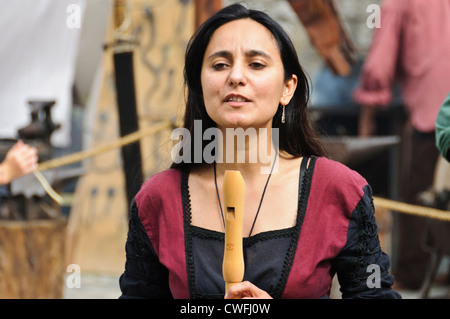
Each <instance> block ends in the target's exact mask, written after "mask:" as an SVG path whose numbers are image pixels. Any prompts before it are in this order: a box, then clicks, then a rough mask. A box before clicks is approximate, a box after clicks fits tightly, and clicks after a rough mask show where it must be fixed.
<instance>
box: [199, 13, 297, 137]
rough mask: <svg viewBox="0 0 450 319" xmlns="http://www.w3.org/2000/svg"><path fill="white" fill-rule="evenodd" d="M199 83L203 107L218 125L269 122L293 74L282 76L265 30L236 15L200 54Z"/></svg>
mask: <svg viewBox="0 0 450 319" xmlns="http://www.w3.org/2000/svg"><path fill="white" fill-rule="evenodd" d="M201 84H202V90H203V99H204V103H205V107H206V111H207V112H208V115H209V116H210V117H211V119H212V120H213V121H214V122H216V124H217V126H218V127H219V128H226V127H242V128H244V129H245V128H248V127H255V128H260V127H267V128H271V127H272V118H273V116H274V115H275V113H276V111H277V109H278V105H279V104H280V103H281V104H284V105H286V104H288V103H289V101H290V100H291V98H292V96H293V94H294V91H295V88H296V86H297V77H296V76H295V75H293V76H292V78H291V79H289V80H288V81H285V80H284V68H283V63H282V61H281V56H280V51H279V49H278V44H277V42H276V40H275V38H274V37H273V35H272V34H271V33H270V31H269V30H267V29H266V28H265V27H264V26H263V25H261V24H259V23H257V22H255V21H253V20H251V19H241V20H236V21H232V22H229V23H226V24H224V25H223V26H221V27H220V28H218V29H217V30H216V31H215V32H214V34H213V36H212V37H211V40H210V42H209V44H208V46H207V48H206V51H205V55H204V58H203V64H202V71H201Z"/></svg>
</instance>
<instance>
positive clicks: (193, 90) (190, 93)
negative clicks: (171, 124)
mask: <svg viewBox="0 0 450 319" xmlns="http://www.w3.org/2000/svg"><path fill="white" fill-rule="evenodd" d="M240 19H252V20H254V21H256V22H258V23H260V24H262V25H263V26H265V27H266V28H267V29H268V30H269V31H270V32H271V33H272V35H273V36H274V38H275V40H276V41H277V43H278V47H279V50H280V55H281V60H282V62H283V66H284V73H285V80H288V79H290V78H291V77H292V74H295V75H297V78H298V83H297V88H296V90H295V93H294V96H293V97H292V99H291V101H290V102H289V104H288V105H286V109H285V112H286V113H285V115H286V120H285V123H281V114H282V108H281V106H279V108H278V110H277V112H276V114H275V116H274V117H273V123H272V127H273V128H278V129H279V145H278V147H279V149H280V150H284V151H286V152H287V153H289V154H291V155H293V156H310V155H316V156H326V151H325V149H324V147H323V145H322V143H321V141H320V136H319V133H318V131H317V130H316V129H315V126H314V123H313V121H312V120H311V119H310V115H309V112H308V102H309V94H310V88H309V83H308V79H307V77H306V74H305V72H304V71H303V68H302V67H301V65H300V62H299V59H298V55H297V52H296V50H295V47H294V45H293V44H292V42H291V40H290V38H289V36H288V35H287V34H286V32H285V31H284V30H283V28H282V27H281V26H280V25H279V24H278V23H277V22H276V21H275V20H273V19H272V18H271V17H269V16H268V15H267V14H266V13H264V12H261V11H258V10H251V9H247V8H246V7H244V6H242V5H240V4H232V5H230V6H227V7H225V8H223V9H221V10H220V11H219V12H217V13H216V14H214V15H213V16H211V17H210V18H209V19H208V20H207V21H205V22H204V23H203V24H202V25H201V26H200V27H199V28H198V30H197V31H196V32H195V34H194V35H193V36H192V38H191V39H190V41H189V43H188V45H187V49H186V55H185V66H184V81H185V86H186V90H187V92H186V94H187V98H186V110H185V115H184V127H185V128H186V129H188V130H189V131H190V133H191V137H192V138H191V141H194V140H196V139H195V137H194V121H195V120H202V132H201V133H202V136H203V133H204V131H205V130H206V129H208V128H211V127H215V126H216V124H215V122H214V121H213V120H212V119H211V118H210V117H209V115H208V113H207V112H206V108H205V104H204V101H203V93H202V87H201V80H200V74H201V70H202V63H203V57H204V54H205V51H206V48H207V46H208V44H209V41H210V40H211V37H212V35H213V33H214V32H215V31H216V30H217V29H218V28H219V27H221V26H222V25H224V24H226V23H228V22H231V21H234V20H240ZM199 140H202V141H203V139H202V138H201V137H200V139H199ZM206 144H207V141H203V147H202V151H203V149H204V147H205V146H206ZM191 158H192V159H193V158H194V145H193V143H192V145H191ZM198 164H202V163H194V161H193V160H192V161H191V163H185V162H181V163H173V164H172V167H174V168H181V167H183V166H191V167H192V166H193V165H198Z"/></svg>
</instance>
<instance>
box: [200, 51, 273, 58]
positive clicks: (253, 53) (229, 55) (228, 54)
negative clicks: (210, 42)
mask: <svg viewBox="0 0 450 319" xmlns="http://www.w3.org/2000/svg"><path fill="white" fill-rule="evenodd" d="M245 56H246V57H248V58H252V57H255V56H262V57H264V58H266V59H270V60H272V57H271V56H270V55H269V54H268V53H266V52H264V51H261V50H249V51H246V52H245ZM217 57H222V58H227V59H230V60H231V59H232V58H233V54H232V53H231V52H230V51H226V50H222V51H217V52H215V53H213V54H211V55H210V56H209V57H208V58H207V60H212V59H215V58H217Z"/></svg>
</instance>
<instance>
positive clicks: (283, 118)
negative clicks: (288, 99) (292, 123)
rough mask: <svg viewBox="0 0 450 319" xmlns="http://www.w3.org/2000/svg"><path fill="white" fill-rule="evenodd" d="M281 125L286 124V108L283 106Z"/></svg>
mask: <svg viewBox="0 0 450 319" xmlns="http://www.w3.org/2000/svg"><path fill="white" fill-rule="evenodd" d="M281 123H283V124H284V123H286V107H285V105H284V104H283V112H282V113H281Z"/></svg>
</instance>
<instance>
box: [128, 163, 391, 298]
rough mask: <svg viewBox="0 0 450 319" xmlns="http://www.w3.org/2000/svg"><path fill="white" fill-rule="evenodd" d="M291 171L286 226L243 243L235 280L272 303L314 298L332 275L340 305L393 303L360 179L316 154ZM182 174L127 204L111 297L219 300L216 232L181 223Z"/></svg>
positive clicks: (324, 291) (151, 184)
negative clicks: (290, 213) (348, 301)
mask: <svg viewBox="0 0 450 319" xmlns="http://www.w3.org/2000/svg"><path fill="white" fill-rule="evenodd" d="M302 162H304V163H306V162H307V161H302ZM299 169H300V171H301V174H300V180H299V194H298V211H297V221H296V225H295V226H293V227H290V228H286V229H282V230H273V231H267V232H263V233H259V234H256V235H253V236H251V237H248V238H244V239H243V246H244V261H245V274H244V280H248V281H250V282H252V283H253V284H255V285H256V286H258V287H259V288H261V289H263V290H265V291H266V292H268V293H269V294H270V295H271V296H272V297H274V298H323V297H328V296H329V294H330V287H331V282H332V278H333V276H334V274H335V273H337V275H338V279H339V282H340V286H341V291H342V296H343V298H400V295H399V294H398V293H397V292H395V291H394V290H392V288H391V286H392V284H393V277H392V276H391V275H390V274H389V257H388V256H387V255H386V254H385V253H384V252H383V251H382V250H381V248H380V243H379V240H378V233H377V226H376V223H375V218H374V207H373V202H372V192H371V188H370V186H369V185H368V184H367V182H366V181H365V179H364V178H362V177H361V176H360V175H359V174H358V173H356V172H355V171H352V170H350V169H349V168H347V167H346V166H344V165H342V164H340V163H338V162H334V161H331V160H329V159H326V158H321V157H319V158H317V157H312V158H311V162H310V165H309V167H308V168H307V169H306V168H305V167H299ZM188 176H189V172H188V171H180V170H176V169H170V170H167V171H164V172H161V173H158V174H156V175H154V176H152V177H151V178H150V179H149V180H147V181H146V182H145V183H144V184H143V186H142V188H141V190H140V192H139V193H138V194H137V195H136V197H135V200H134V201H133V202H132V204H131V211H130V229H129V233H128V238H127V243H126V252H127V260H126V265H125V272H124V273H123V275H122V276H121V278H120V287H121V290H122V296H121V298H132V297H144V298H223V296H224V294H225V291H224V289H225V284H224V281H223V277H222V258H223V248H224V234H223V233H221V232H216V231H212V230H208V229H204V228H200V227H197V226H194V225H192V224H191V203H190V196H189V187H188Z"/></svg>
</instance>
